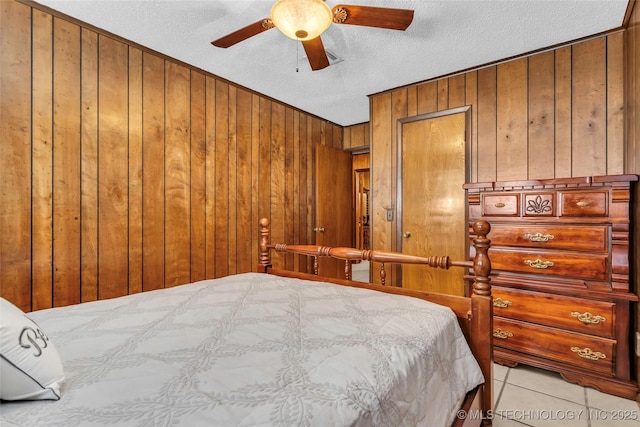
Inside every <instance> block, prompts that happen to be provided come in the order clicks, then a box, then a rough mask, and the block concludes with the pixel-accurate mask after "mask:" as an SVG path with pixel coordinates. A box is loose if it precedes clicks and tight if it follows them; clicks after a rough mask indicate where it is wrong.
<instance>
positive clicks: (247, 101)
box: [236, 89, 258, 273]
mask: <svg viewBox="0 0 640 427" xmlns="http://www.w3.org/2000/svg"><path fill="white" fill-rule="evenodd" d="M237 98H238V107H237V111H238V114H237V118H236V123H237V129H238V130H237V146H238V149H237V153H238V166H237V176H238V186H237V193H238V197H237V203H238V215H237V219H236V224H237V229H238V231H237V242H238V255H237V271H238V272H242V273H245V272H248V271H252V270H253V266H254V264H257V262H258V261H257V258H253V254H252V252H253V251H252V249H253V245H252V242H253V240H252V237H251V236H252V230H253V229H254V228H257V224H258V222H257V220H256V221H255V222H254V221H253V219H252V205H251V198H252V191H251V189H252V174H253V172H254V171H253V167H252V166H253V165H252V163H251V157H252V128H251V118H252V101H251V93H250V92H248V91H246V90H243V89H238V92H237Z"/></svg>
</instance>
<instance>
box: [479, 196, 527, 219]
mask: <svg viewBox="0 0 640 427" xmlns="http://www.w3.org/2000/svg"><path fill="white" fill-rule="evenodd" d="M480 203H481V205H482V215H483V216H509V217H518V216H520V194H519V193H505V194H500V193H498V194H483V195H482V200H481V202H480Z"/></svg>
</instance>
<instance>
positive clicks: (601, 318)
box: [491, 287, 616, 338]
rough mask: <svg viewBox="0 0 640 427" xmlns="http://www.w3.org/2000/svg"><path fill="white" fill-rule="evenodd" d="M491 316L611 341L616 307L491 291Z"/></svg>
mask: <svg viewBox="0 0 640 427" xmlns="http://www.w3.org/2000/svg"><path fill="white" fill-rule="evenodd" d="M491 293H492V294H493V314H494V315H495V316H500V317H508V318H511V319H516V320H522V321H526V322H532V323H539V324H542V325H546V326H554V327H560V328H563V329H569V330H572V331H576V332H582V333H585V334H590V335H599V336H603V337H609V338H615V321H616V317H615V313H616V305H615V304H614V303H612V302H605V301H592V300H588V299H583V298H573V297H565V296H561V295H552V294H547V293H541V292H531V291H521V290H515V289H505V288H499V287H493V288H492V289H491Z"/></svg>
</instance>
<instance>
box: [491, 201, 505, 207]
mask: <svg viewBox="0 0 640 427" xmlns="http://www.w3.org/2000/svg"><path fill="white" fill-rule="evenodd" d="M493 206H495V207H496V208H504V207H505V204H504V203H502V202H498V203H496V204H495V205H493Z"/></svg>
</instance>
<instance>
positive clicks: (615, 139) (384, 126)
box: [370, 31, 625, 250]
mask: <svg viewBox="0 0 640 427" xmlns="http://www.w3.org/2000/svg"><path fill="white" fill-rule="evenodd" d="M623 41H624V32H623V31H618V32H614V33H611V34H608V35H606V36H601V37H597V38H594V39H591V40H588V41H583V42H580V43H576V44H573V45H567V46H563V47H559V48H557V49H553V50H549V51H545V52H541V53H537V54H533V55H531V56H527V57H522V58H517V59H514V60H510V61H507V62H504V63H500V64H497V65H493V66H488V67H485V68H481V69H477V70H472V71H468V72H465V73H463V74H458V75H453V76H450V77H446V78H441V79H437V80H434V81H428V82H424V83H420V84H416V85H413V86H410V87H404V88H399V89H395V90H390V91H388V92H384V93H380V94H376V95H372V96H371V98H370V102H371V112H372V113H371V114H372V115H371V130H372V136H371V173H372V175H371V177H372V181H373V182H372V184H371V187H372V192H373V198H372V199H373V200H372V201H373V208H372V220H373V240H372V241H373V242H374V249H378V250H392V248H393V242H394V241H395V240H396V236H395V230H396V225H395V220H394V221H393V222H388V221H387V220H386V209H388V208H390V209H395V200H396V164H397V153H396V150H397V140H396V123H397V120H398V119H402V118H405V117H411V116H416V115H420V114H426V113H431V112H436V111H443V110H448V109H453V108H456V107H461V106H465V105H469V106H471V114H472V125H471V126H472V129H471V135H472V141H471V147H472V161H471V165H472V171H471V177H472V181H474V182H482V181H495V180H500V181H508V180H522V179H536V178H554V177H572V176H584V175H606V174H620V173H623V172H624V171H623V166H624V153H625V146H624V93H623V91H624V43H623ZM394 217H397V215H394Z"/></svg>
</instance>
